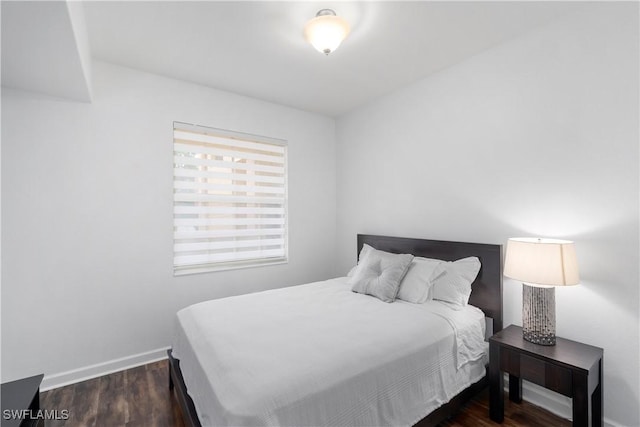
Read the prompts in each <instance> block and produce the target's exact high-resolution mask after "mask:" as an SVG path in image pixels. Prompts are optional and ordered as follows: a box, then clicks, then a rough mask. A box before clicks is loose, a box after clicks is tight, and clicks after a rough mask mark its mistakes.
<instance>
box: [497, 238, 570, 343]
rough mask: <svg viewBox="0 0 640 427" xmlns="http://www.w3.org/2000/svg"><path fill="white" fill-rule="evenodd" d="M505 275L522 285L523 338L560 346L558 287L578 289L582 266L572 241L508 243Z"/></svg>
mask: <svg viewBox="0 0 640 427" xmlns="http://www.w3.org/2000/svg"><path fill="white" fill-rule="evenodd" d="M504 275H505V276H507V277H510V278H512V279H515V280H519V281H521V282H522V284H523V287H522V335H523V338H524V339H525V340H527V341H529V342H532V343H535V344H540V345H555V344H556V292H555V290H556V288H555V287H556V286H569V285H577V284H578V282H579V281H580V278H579V277H578V263H577V260H576V251H575V247H574V245H573V242H571V241H569V240H557V239H542V238H531V237H516V238H511V239H509V240H508V241H507V254H506V258H505V262H504Z"/></svg>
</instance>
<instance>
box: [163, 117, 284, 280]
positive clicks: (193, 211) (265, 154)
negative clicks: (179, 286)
mask: <svg viewBox="0 0 640 427" xmlns="http://www.w3.org/2000/svg"><path fill="white" fill-rule="evenodd" d="M173 155H174V157H173V164H174V167H173V177H174V178H173V269H174V274H176V275H181V274H190V273H200V272H206V271H215V270H224V269H231V268H241V267H250V266H257V265H265V264H274V263H283V262H286V261H287V144H286V142H285V141H282V140H278V139H272V138H266V137H262V136H256V135H248V134H242V133H237V132H231V131H225V130H220V129H213V128H207V127H203V126H195V125H188V124H183V123H177V122H176V123H174V129H173Z"/></svg>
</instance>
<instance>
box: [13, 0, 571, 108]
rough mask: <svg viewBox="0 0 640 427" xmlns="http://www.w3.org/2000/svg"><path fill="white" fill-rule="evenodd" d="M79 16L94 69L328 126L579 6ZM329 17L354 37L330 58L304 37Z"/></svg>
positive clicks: (187, 7) (98, 5)
mask: <svg viewBox="0 0 640 427" xmlns="http://www.w3.org/2000/svg"><path fill="white" fill-rule="evenodd" d="M2 3H6V2H2ZM27 3H28V2H27ZM42 3H46V2H42ZM38 4H41V2H38ZM63 4H64V3H63ZM82 5H83V6H84V23H86V34H87V35H88V40H89V47H90V55H91V57H92V58H94V59H97V60H102V61H107V62H111V63H115V64H119V65H123V66H127V67H131V68H135V69H138V70H143V71H148V72H151V73H156V74H160V75H164V76H167V77H172V78H177V79H181V80H185V81H189V82H193V83H197V84H201V85H205V86H210V87H213V88H217V89H222V90H227V91H231V92H235V93H238V94H242V95H247V96H250V97H254V98H259V99H263V100H266V101H271V102H275V103H278V104H283V105H288V106H291V107H295V108H299V109H302V110H307V111H311V112H317V113H321V114H325V115H328V116H332V117H335V116H339V115H341V114H344V113H346V112H348V111H350V110H352V109H354V108H356V107H358V106H360V105H363V104H365V103H367V102H370V101H371V100H373V99H375V98H377V97H379V96H381V95H384V94H387V93H390V92H392V91H394V90H395V89H398V88H400V87H402V86H405V85H407V84H409V83H412V82H414V81H416V80H418V79H420V78H423V77H425V76H427V75H429V74H432V73H435V72H437V71H439V70H441V69H443V68H446V67H448V66H451V65H453V64H456V63H458V62H460V61H462V60H464V59H465V58H468V57H470V56H472V55H475V54H477V53H479V52H481V51H483V50H486V49H489V48H491V47H493V46H495V45H498V44H500V43H504V42H506V41H508V40H510V39H513V38H515V37H518V36H520V35H522V34H524V33H526V32H527V31H530V30H532V29H534V28H536V27H538V26H541V25H545V24H548V23H549V22H551V21H553V20H555V19H557V18H558V17H560V16H562V15H564V14H566V13H569V12H572V11H573V10H576V9H578V8H579V7H581V4H580V3H573V2H546V1H540V2H480V1H475V2H427V1H422V2H419V1H413V2H399V1H388V2H384V1H375V2H365V1H361V2H342V1H338V2H335V1H331V0H330V1H327V2H315V1H298V2H276V1H258V2H249V1H237V2H206V1H201V2H187V1H141V2H137V1H133V2H125V1H122V2H118V1H104V2H103V1H95V2H84V3H83V4H82ZM32 7H33V6H32ZM322 8H333V9H334V10H335V11H336V12H337V14H338V15H340V16H342V17H344V18H345V19H347V20H348V21H349V23H350V24H351V34H350V35H349V37H348V38H347V39H346V40H345V41H344V42H343V43H342V45H341V46H340V48H339V49H338V50H336V51H335V52H333V53H332V54H330V55H329V56H325V55H323V54H321V53H319V52H317V51H316V50H315V49H313V48H312V47H311V46H310V45H309V44H308V43H306V42H305V40H304V38H303V36H302V29H303V26H304V24H305V22H306V21H307V20H309V19H310V18H312V17H313V16H315V13H316V12H317V11H318V10H319V9H322ZM4 11H5V9H4V8H3V16H2V17H3V26H4V24H5V12H4ZM40 15H41V16H42V15H43V14H40ZM44 15H46V14H44ZM12 19H13V18H12V17H9V18H7V20H12ZM23 24H24V23H23ZM16 26H17V27H19V25H16ZM4 30H5V29H4V28H3V32H2V38H3V62H4V61H5V59H6V58H5V55H4V53H5V52H4V48H5V43H4V42H5V39H6V38H7V37H9V42H8V43H9V44H13V45H18V46H20V43H22V42H21V41H20V39H17V38H15V37H14V38H12V34H11V33H9V34H6V33H5V31H4ZM36 30H37V28H35V29H34V28H33V26H30V31H36ZM74 31H76V29H75V28H74ZM76 32H77V31H76ZM76 40H78V37H77V35H76ZM18 50H19V49H18ZM24 50H26V51H28V50H29V49H24ZM3 65H4V64H3ZM40 68H43V69H45V70H47V69H50V67H49V68H47V67H40ZM3 72H4V66H3ZM14 74H16V76H17V77H18V78H19V77H20V75H21V74H20V73H19V72H17V73H14ZM4 84H5V78H4V76H3V85H4ZM21 84H22V85H23V86H24V82H21Z"/></svg>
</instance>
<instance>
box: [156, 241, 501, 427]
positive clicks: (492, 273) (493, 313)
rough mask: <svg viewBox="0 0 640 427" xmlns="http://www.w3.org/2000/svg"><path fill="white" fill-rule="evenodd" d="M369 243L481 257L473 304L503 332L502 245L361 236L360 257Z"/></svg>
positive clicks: (190, 409)
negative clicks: (363, 248)
mask: <svg viewBox="0 0 640 427" xmlns="http://www.w3.org/2000/svg"><path fill="white" fill-rule="evenodd" d="M365 243H366V244H368V245H369V246H372V247H374V248H376V249H379V250H383V251H386V252H392V253H410V254H413V255H415V256H421V257H425V258H436V259H442V260H445V261H455V260H457V259H460V258H466V257H469V256H476V257H478V258H479V259H480V263H481V264H482V267H481V268H480V272H479V273H478V277H477V278H476V280H475V281H474V282H473V284H472V289H473V291H472V292H471V297H470V299H469V303H470V304H473V305H475V306H476V307H478V308H480V309H481V310H482V311H483V312H484V313H485V315H486V317H487V318H490V319H492V324H493V333H496V332H498V331H500V330H502V246H501V245H491V244H481V243H463V242H448V241H441V240H424V239H411V238H404V237H387V236H374V235H367V234H358V254H359V253H360V250H361V249H362V246H363V245H364V244H365ZM167 354H168V356H169V389H170V390H174V389H175V391H176V397H177V400H178V403H179V405H180V409H181V410H182V414H183V417H184V421H185V425H186V426H188V427H202V425H201V424H200V420H199V419H198V414H197V413H196V408H195V406H194V404H193V400H191V397H189V394H188V393H187V386H186V384H185V382H184V378H183V377H182V371H181V370H180V361H179V360H178V359H175V358H173V356H172V354H171V350H168V351H167ZM487 384H488V382H487V377H486V376H485V377H483V378H482V379H481V380H480V381H478V382H477V383H475V384H472V385H471V386H469V387H468V388H466V389H464V390H463V391H462V392H460V393H459V394H458V395H456V396H455V397H453V398H452V399H451V400H450V401H449V402H448V403H446V404H444V405H442V406H441V407H439V408H438V409H436V410H435V411H433V412H431V413H430V414H429V415H427V416H426V417H425V418H423V419H422V420H420V421H418V423H417V424H416V427H431V426H436V425H438V424H439V423H440V422H442V421H444V420H445V419H447V418H449V417H451V416H452V415H454V414H455V413H456V412H458V411H459V410H460V408H461V407H462V405H464V404H465V403H466V402H467V401H468V400H469V399H470V398H472V397H473V396H475V395H476V394H477V393H478V392H479V391H480V390H482V389H483V388H484V387H486V386H487Z"/></svg>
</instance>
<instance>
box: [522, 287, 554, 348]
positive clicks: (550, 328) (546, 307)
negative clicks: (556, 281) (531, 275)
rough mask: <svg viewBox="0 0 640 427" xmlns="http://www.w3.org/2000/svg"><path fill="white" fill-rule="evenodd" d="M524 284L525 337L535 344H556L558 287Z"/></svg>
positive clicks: (523, 332)
mask: <svg viewBox="0 0 640 427" xmlns="http://www.w3.org/2000/svg"><path fill="white" fill-rule="evenodd" d="M523 285H524V286H523V287H522V336H523V338H524V339H525V340H527V341H529V342H532V343H534V344H540V345H556V288H555V287H550V288H540V287H536V286H529V285H527V284H523Z"/></svg>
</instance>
